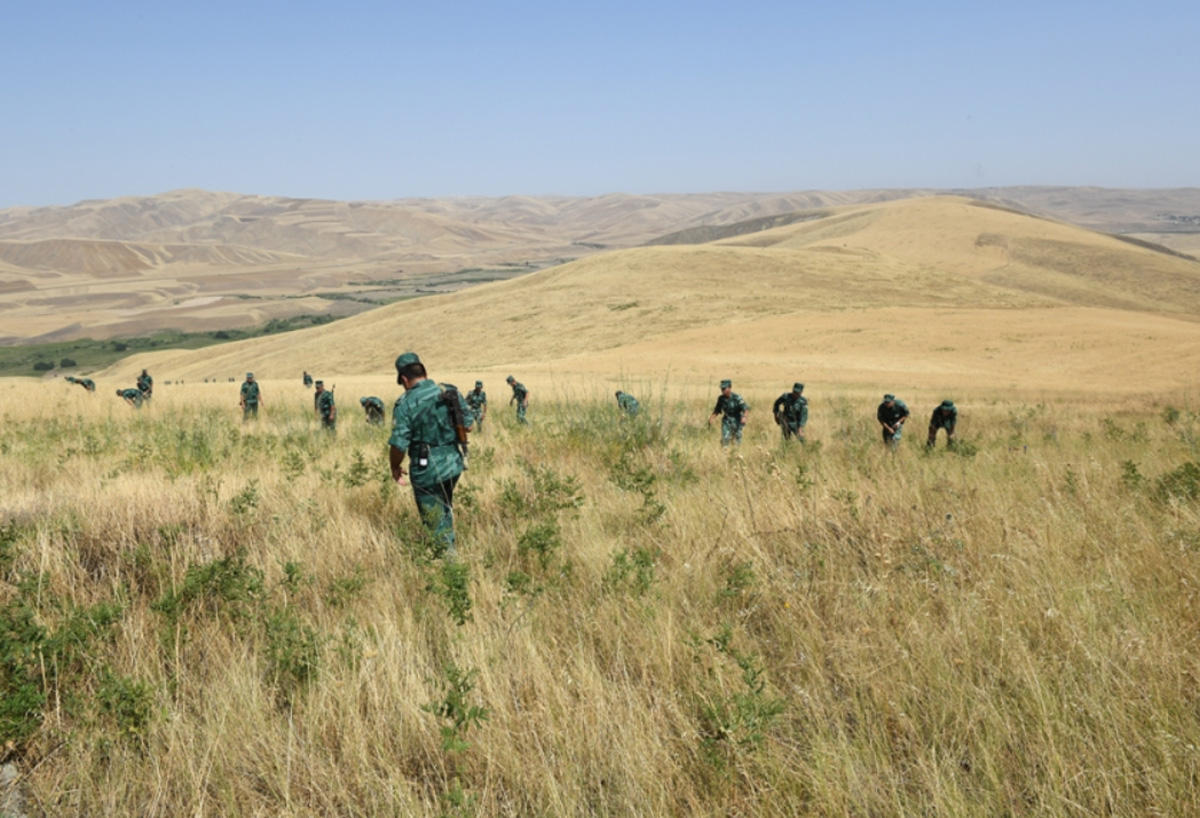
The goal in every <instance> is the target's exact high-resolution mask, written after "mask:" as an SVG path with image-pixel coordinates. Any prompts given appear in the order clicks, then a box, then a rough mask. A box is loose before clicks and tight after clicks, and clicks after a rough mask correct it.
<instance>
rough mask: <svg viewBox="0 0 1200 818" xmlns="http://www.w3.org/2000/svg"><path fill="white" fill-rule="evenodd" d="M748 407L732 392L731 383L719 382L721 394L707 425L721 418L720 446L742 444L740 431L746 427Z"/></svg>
mask: <svg viewBox="0 0 1200 818" xmlns="http://www.w3.org/2000/svg"><path fill="white" fill-rule="evenodd" d="M749 414H750V407H749V405H747V403H746V402H745V401H744V400H742V396H741V395H739V394H737V393H736V392H734V391H733V381H731V380H729V379H725V380H723V381H721V394H720V395H718V396H717V405H716V406H714V407H713V410H712V414H711V415H709V416H708V425H709V426H712V422H713V421H714V420H716V419H717V418H718V417H720V418H721V445H722V446H728V445H729V441H731V440H732V441H733V442H734V443H739V444H740V443H741V442H742V429H744V428H745V426H746V418H747V417H748V416H749Z"/></svg>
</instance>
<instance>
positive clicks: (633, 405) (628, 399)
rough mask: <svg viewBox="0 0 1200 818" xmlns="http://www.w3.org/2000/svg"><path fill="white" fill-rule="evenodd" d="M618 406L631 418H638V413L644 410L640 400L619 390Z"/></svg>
mask: <svg viewBox="0 0 1200 818" xmlns="http://www.w3.org/2000/svg"><path fill="white" fill-rule="evenodd" d="M617 406H619V407H620V408H621V411H623V412H624V413H625V414H626V415H628V416H629V417H631V418H633V417H637V413H638V412H640V411H641V410H642V406H641V404H640V403H638V399H637V398H635V397H634V396H633V395H630V394H629V393H628V392H622V391H620V390H617Z"/></svg>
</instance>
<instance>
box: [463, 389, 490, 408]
mask: <svg viewBox="0 0 1200 818" xmlns="http://www.w3.org/2000/svg"><path fill="white" fill-rule="evenodd" d="M464 399H465V400H466V402H467V406H469V407H470V408H471V411H472V412H478V411H479V410H480V409H482V408H483V407H485V406H487V392H484V391H483V390H482V389H472V390H471V391H470V392H468V393H467V394H466V395H465V396H464Z"/></svg>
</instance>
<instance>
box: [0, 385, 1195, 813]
mask: <svg viewBox="0 0 1200 818" xmlns="http://www.w3.org/2000/svg"><path fill="white" fill-rule="evenodd" d="M810 387H811V385H810ZM231 388H232V387H226V386H225V385H222V386H219V387H214V386H202V385H197V386H182V387H164V388H162V389H160V395H159V397H157V398H156V399H155V402H154V404H153V405H152V406H150V407H149V408H147V409H145V410H143V411H141V412H135V411H133V410H131V409H128V408H127V407H125V406H124V405H123V404H121V403H120V402H119V401H117V399H116V398H115V397H110V396H108V395H105V394H97V395H94V396H89V395H85V394H83V393H82V392H79V393H74V392H72V393H70V396H69V397H68V398H66V399H61V398H59V397H57V394H58V393H57V392H56V393H55V396H56V397H55V399H56V400H60V401H61V403H59V404H58V405H57V406H54V407H53V408H52V409H47V407H46V402H45V401H42V400H39V399H37V398H38V396H40V395H41V394H42V393H41V392H39V391H38V390H43V389H49V387H45V386H41V385H38V386H29V387H27V388H25V389H23V390H22V391H18V390H15V389H10V390H6V391H5V392H3V393H0V414H2V415H3V417H4V424H3V426H2V427H0V454H2V456H0V497H2V498H3V499H2V500H0V510H2V512H3V522H2V524H3V525H4V529H3V531H4V536H3V538H2V542H3V550H0V572H2V577H3V583H0V604H2V606H3V607H2V608H0V617H3V624H4V629H3V633H2V635H0V668H2V671H0V672H2V673H3V675H0V680H3V682H4V684H5V685H6V690H5V693H6V696H8V694H10V693H13V692H14V691H18V689H19V692H22V695H26V696H27V699H26V700H27V701H31V702H39V701H40V702H41V703H40V706H39V707H37V708H36V713H24V714H22V713H21V712H13V711H12V708H9V709H8V710H6V711H4V715H5V719H0V724H2V725H4V728H5V729H6V730H7V732H8V735H6V736H5V737H4V738H5V739H7V740H9V741H10V742H11V743H10V744H9V745H6V746H7V747H8V749H7V750H6V752H7V753H8V755H9V757H10V758H11V759H13V760H15V762H16V763H17V764H18V766H19V767H20V769H21V770H22V771H23V773H24V778H23V780H22V783H21V786H23V787H24V788H25V790H26V793H27V797H28V799H29V801H30V802H31V803H33V804H34V805H35V806H36V807H37V808H40V809H41V810H43V811H44V812H46V813H48V814H89V815H94V814H141V815H182V814H194V815H231V814H256V815H330V814H346V815H376V814H383V815H411V814H429V815H433V814H443V813H444V814H487V815H491V814H496V815H630V814H635V815H758V814H768V815H771V814H775V815H787V814H803V813H814V814H831V815H910V814H943V815H976V814H977V815H1005V814H1013V815H1018V814H1019V815H1027V814H1054V815H1095V814H1113V815H1147V814H1163V815H1186V814H1196V813H1197V812H1200V796H1198V795H1197V793H1198V792H1200V694H1198V693H1197V690H1198V689H1200V688H1198V687H1197V676H1198V674H1200V667H1198V659H1197V653H1198V652H1197V640H1198V637H1200V634H1198V632H1197V622H1200V603H1198V601H1197V596H1196V594H1197V589H1198V588H1200V514H1198V512H1200V497H1198V496H1197V495H1198V494H1200V482H1198V481H1200V467H1197V469H1196V470H1195V471H1194V472H1193V471H1192V470H1189V469H1186V468H1185V469H1182V470H1181V469H1180V467H1182V466H1184V465H1185V464H1188V463H1193V462H1195V461H1200V452H1198V451H1197V447H1198V444H1200V417H1197V416H1196V415H1194V414H1192V413H1191V412H1189V411H1187V410H1186V408H1183V407H1181V409H1182V410H1183V411H1180V412H1178V413H1175V412H1167V411H1165V410H1164V409H1163V408H1162V407H1150V406H1142V407H1139V406H1137V405H1130V406H1128V407H1125V408H1123V409H1122V410H1121V411H1119V412H1117V413H1113V412H1111V411H1105V410H1103V409H1102V408H1099V407H1095V406H1077V405H1067V404H1055V403H1042V404H1034V403H1021V402H1019V401H1016V400H1013V401H1005V400H1003V399H992V400H988V401H984V400H977V401H970V400H968V401H963V402H961V404H960V405H961V408H962V421H961V424H960V433H959V434H960V438H961V440H962V445H961V447H960V448H959V450H958V451H957V452H953V453H952V452H948V451H946V450H945V449H944V448H942V447H941V444H939V448H938V449H937V450H935V451H934V452H932V453H927V452H925V450H924V449H923V438H924V422H925V420H926V419H927V415H928V411H929V409H930V408H932V406H933V405H934V404H935V403H936V400H933V399H930V400H928V401H919V400H915V399H913V400H910V405H912V407H913V409H914V415H915V417H914V421H913V423H912V424H911V425H910V427H909V430H908V432H906V439H905V440H904V442H903V444H902V445H901V446H900V448H899V449H898V450H897V451H894V452H892V451H887V450H885V449H884V448H883V446H882V445H881V444H880V443H879V442H878V431H877V427H876V425H875V423H874V419H873V418H874V401H873V400H870V399H863V398H861V397H859V396H858V395H854V394H851V393H844V394H834V395H823V394H820V392H819V390H815V389H811V388H810V391H812V392H813V393H814V394H813V396H812V400H813V402H812V421H811V424H810V438H811V440H810V442H809V443H808V444H807V445H805V446H796V445H792V446H784V445H781V443H780V441H779V439H778V435H777V434H776V430H775V427H774V426H772V425H769V423H768V420H769V418H768V417H767V414H768V413H767V412H766V411H765V410H766V408H767V407H766V404H765V403H764V401H763V400H762V397H765V396H758V397H755V396H751V401H752V403H753V404H754V405H755V412H754V413H753V414H752V423H751V426H750V427H749V430H748V432H747V436H746V440H745V442H744V443H743V445H742V446H741V447H740V448H737V449H734V450H730V451H726V450H722V449H721V448H720V446H719V444H718V438H719V435H718V433H717V432H716V431H715V430H713V429H706V428H705V427H704V426H703V421H704V419H705V417H706V416H707V414H708V412H709V410H710V408H711V398H712V397H715V394H714V395H712V396H709V395H707V394H705V395H703V396H700V395H699V394H697V395H695V396H694V397H690V398H688V397H680V396H678V395H676V394H665V393H664V394H654V392H653V390H652V389H649V388H646V389H642V390H639V391H638V392H637V393H638V395H639V397H640V398H641V400H642V404H643V409H644V413H643V416H642V417H641V418H639V419H638V420H637V421H636V422H633V423H630V422H621V421H620V419H619V417H618V414H617V410H616V407H615V404H612V405H610V403H609V402H605V403H596V402H593V401H591V400H590V399H587V398H584V397H581V396H576V395H569V394H564V395H560V396H558V397H557V398H552V397H551V396H547V395H537V396H536V398H537V401H536V402H535V403H534V405H533V406H532V407H531V411H530V417H531V420H532V425H531V426H530V427H529V428H519V427H517V426H516V425H515V424H514V423H513V422H512V419H511V417H510V416H509V414H508V413H507V412H505V411H504V406H503V403H504V400H506V398H507V396H505V395H500V394H495V393H493V394H492V396H491V397H492V401H493V406H492V415H491V416H490V418H489V419H488V422H487V425H486V428H485V430H484V431H483V433H482V434H481V435H479V436H477V439H476V440H475V441H474V442H473V444H472V448H473V453H472V459H471V468H470V471H469V472H468V473H467V474H466V475H465V476H464V478H463V480H462V482H461V483H460V488H459V494H458V497H457V504H456V509H457V511H456V516H457V529H458V532H459V554H460V557H461V562H460V563H458V564H456V565H452V566H446V565H444V564H443V563H442V562H441V561H440V560H437V559H434V558H433V556H432V554H431V551H430V549H429V547H428V543H427V542H426V541H425V540H424V538H423V537H422V536H421V529H420V527H419V526H418V525H417V522H416V518H415V514H414V510H413V503H412V499H411V496H410V495H409V494H407V493H406V491H405V490H402V489H399V488H397V487H396V486H394V485H392V484H390V483H389V482H388V481H387V479H386V471H387V469H386V465H385V463H386V460H385V440H386V430H380V429H379V428H377V427H369V426H367V425H366V424H365V423H364V422H363V420H362V417H361V412H360V411H359V409H358V406H357V400H356V398H357V395H354V396H353V397H354V398H355V399H354V400H352V399H351V396H350V395H346V397H339V402H340V403H341V404H342V405H341V407H340V408H341V411H342V413H343V414H342V419H341V423H340V425H339V430H338V434H337V436H336V437H335V438H330V437H328V436H326V435H323V434H322V433H321V432H320V431H319V430H318V429H317V428H316V423H315V421H314V420H313V419H312V418H311V417H310V413H309V412H308V409H309V408H310V404H309V401H310V398H309V397H308V393H307V392H304V393H301V392H300V391H299V389H296V390H295V392H294V393H288V394H287V396H285V395H284V394H283V391H284V390H281V389H280V390H275V391H276V392H278V393H279V394H278V395H277V396H275V397H273V398H271V402H270V403H268V406H267V409H266V411H265V412H264V415H263V417H262V418H261V419H260V420H259V421H258V422H257V423H256V424H246V425H242V424H241V423H240V419H239V417H238V416H237V415H236V414H235V413H236V409H235V408H234V407H233V406H232V403H233V400H231V399H230V398H229V395H228V394H226V393H227V392H229V390H230V389H231ZM269 394H274V393H269ZM31 395H32V396H34V399H31V397H30V396H31ZM339 396H340V392H339ZM903 397H910V396H903ZM360 464H361V465H360ZM1171 475H1174V476H1171ZM468 604H469V607H467V606H468ZM459 621H462V624H458V622H459ZM39 628H40V629H41V630H40V631H39V630H38V629H39ZM39 634H40V635H39ZM22 685H24V687H22ZM39 696H41V697H43V698H42V699H39V698H38V697H39ZM28 697H32V698H28ZM10 700H11V699H10Z"/></svg>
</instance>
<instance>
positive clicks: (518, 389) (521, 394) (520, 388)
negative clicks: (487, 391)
mask: <svg viewBox="0 0 1200 818" xmlns="http://www.w3.org/2000/svg"><path fill="white" fill-rule="evenodd" d="M512 390H513V397H514V398H516V400H517V403H524V402H525V398H527V397H528V396H529V390H528V389H526V388H525V384H523V383H520V382H518V381H513V384H512Z"/></svg>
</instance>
